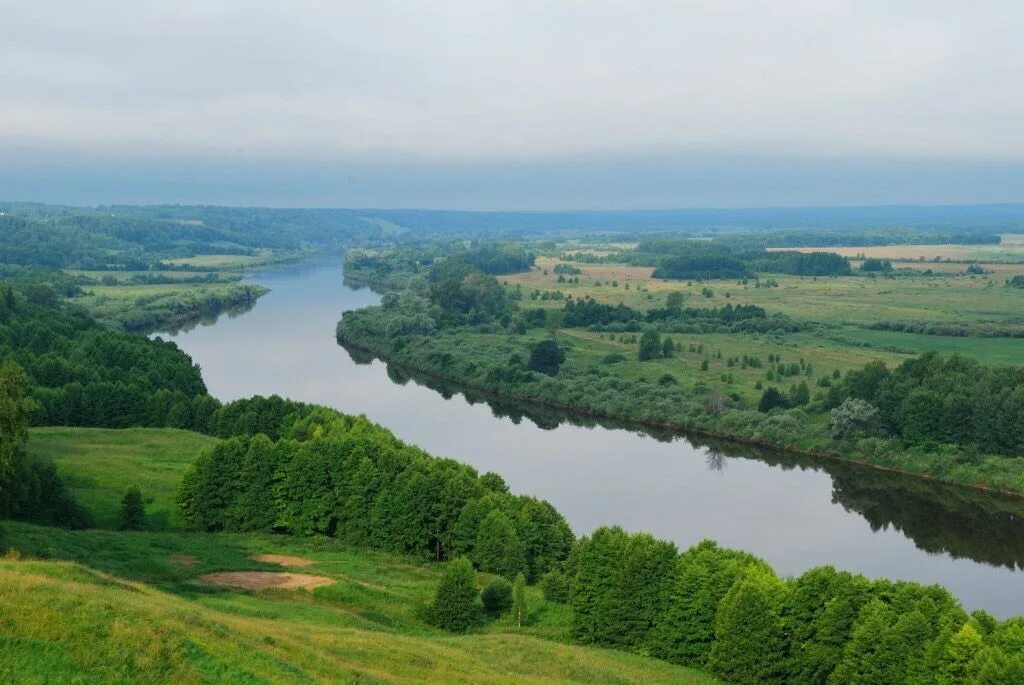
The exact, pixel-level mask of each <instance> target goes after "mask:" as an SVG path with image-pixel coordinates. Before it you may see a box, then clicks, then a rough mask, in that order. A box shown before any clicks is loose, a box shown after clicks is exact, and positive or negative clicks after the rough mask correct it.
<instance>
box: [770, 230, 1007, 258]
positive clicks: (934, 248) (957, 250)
mask: <svg viewBox="0 0 1024 685" xmlns="http://www.w3.org/2000/svg"><path fill="white" fill-rule="evenodd" d="M1001 238H1002V240H1001V241H1000V243H999V244H998V245H875V246H870V247H856V246H852V247H796V248H769V249H770V250H783V249H785V250H797V251H798V252H835V253H837V254H840V255H842V256H844V257H858V256H860V255H864V256H865V257H877V258H879V259H891V260H899V261H915V260H916V261H933V260H936V259H942V260H946V259H949V260H951V261H954V262H955V261H977V262H1019V263H1021V262H1024V234H1021V233H1004V234H1003V235H1002V236H1001Z"/></svg>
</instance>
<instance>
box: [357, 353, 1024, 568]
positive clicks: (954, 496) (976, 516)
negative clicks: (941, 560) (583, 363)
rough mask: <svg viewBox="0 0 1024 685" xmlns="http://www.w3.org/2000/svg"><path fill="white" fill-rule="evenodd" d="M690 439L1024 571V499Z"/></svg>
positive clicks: (457, 391) (544, 418)
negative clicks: (807, 480)
mask: <svg viewBox="0 0 1024 685" xmlns="http://www.w3.org/2000/svg"><path fill="white" fill-rule="evenodd" d="M344 348H345V351H346V352H347V353H348V355H349V358H351V359H352V361H353V362H355V363H356V364H361V365H367V364H370V363H372V362H373V361H375V359H376V357H375V356H374V355H373V354H372V353H369V352H366V351H365V350H360V349H358V348H355V347H352V346H344ZM386 368H387V376H388V378H389V379H391V381H393V382H394V383H397V384H398V385H406V384H407V383H409V382H413V383H415V384H417V385H419V386H422V387H425V388H429V389H431V390H433V391H435V392H437V393H439V394H440V395H441V397H443V398H444V399H446V400H450V399H452V398H454V397H456V396H458V395H461V396H462V397H463V398H464V399H465V401H466V402H467V403H469V404H470V405H475V404H480V403H483V404H486V405H487V406H488V407H489V408H490V411H491V414H492V415H493V416H494V417H496V418H507V419H509V420H511V421H512V423H514V424H516V425H518V424H520V423H521V422H522V421H523V420H524V419H526V420H528V421H530V422H531V423H533V424H534V425H535V426H537V427H538V428H540V429H542V430H554V429H556V428H558V427H559V426H561V425H562V424H571V425H574V426H582V427H587V428H592V427H595V426H599V427H601V428H606V429H612V430H628V431H632V432H635V433H638V434H643V435H648V436H650V437H652V438H654V439H655V440H658V441H660V442H672V441H673V440H676V439H678V438H680V437H681V434H680V433H678V432H676V431H670V430H665V429H659V428H652V427H648V426H639V425H636V424H623V423H621V422H615V421H612V420H608V419H602V418H595V417H589V416H580V415H576V414H572V413H569V412H566V411H564V410H559V409H554V408H550V407H543V406H538V405H533V404H529V403H524V402H521V401H516V400H508V399H505V398H500V397H496V396H494V395H490V394H488V393H484V392H480V391H477V390H472V389H466V388H463V387H461V386H459V385H457V384H455V383H451V382H449V381H446V380H443V379H439V378H436V377H432V376H429V375H424V374H421V373H416V372H415V371H412V370H409V369H407V368H404V367H401V366H399V365H397V364H393V363H387V364H386ZM685 438H686V440H687V441H688V442H689V443H690V444H692V445H693V446H694V447H698V448H703V449H704V450H705V457H704V458H705V463H706V465H707V469H708V470H709V471H712V472H722V471H724V470H725V468H726V465H727V464H728V461H729V459H747V460H756V461H759V462H762V463H765V464H768V465H770V466H773V467H776V468H780V469H783V470H790V469H800V470H811V471H821V472H824V473H827V474H828V475H829V476H830V477H831V478H832V502H833V503H835V504H838V505H840V506H842V507H843V509H845V510H846V511H848V512H851V513H856V514H858V515H860V516H862V517H863V518H864V519H865V520H866V521H867V522H868V524H869V525H870V527H871V530H872V531H875V532H879V531H887V530H895V531H897V532H899V533H901V534H903V535H904V536H906V537H907V538H909V539H910V540H912V541H913V542H914V545H915V546H916V547H917V548H918V549H920V550H923V551H925V552H928V553H930V554H948V555H950V556H951V557H952V558H954V559H970V560H973V561H978V562H983V563H986V564H990V565H993V566H1002V567H1005V568H1007V569H1013V570H1018V569H1021V568H1024V499H1021V498H1016V497H1002V496H998V495H993V494H991V493H985V492H982V491H977V490H972V489H969V488H963V487H954V486H946V485H943V484H941V483H934V482H929V481H925V480H922V479H919V478H913V477H908V476H901V475H899V474H893V473H889V472H886V471H882V470H878V469H872V468H867V467H862V466H858V465H855V464H847V463H843V462H837V461H831V460H819V459H812V458H810V457H806V456H802V455H796V454H791V453H788V452H784V451H779V450H771V449H766V448H763V447H758V446H752V445H746V444H742V443H737V442H733V441H728V440H721V439H716V438H710V437H706V436H701V435H695V434H686V435H685Z"/></svg>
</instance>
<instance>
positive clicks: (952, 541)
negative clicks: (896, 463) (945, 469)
mask: <svg viewBox="0 0 1024 685" xmlns="http://www.w3.org/2000/svg"><path fill="white" fill-rule="evenodd" d="M832 480H833V494H832V499H833V501H834V502H836V503H838V504H841V505H842V506H843V508H844V509H846V510H847V511H856V512H857V513H859V514H860V515H861V516H863V517H864V518H865V519H867V521H868V523H869V524H870V525H871V529H872V530H876V531H877V530H884V529H886V528H888V527H889V526H892V527H893V528H895V529H896V530H898V531H899V532H901V533H903V534H904V535H906V536H907V537H908V538H910V539H911V540H913V541H914V544H916V545H917V546H918V548H920V549H923V550H925V551H927V552H932V553H941V552H946V553H948V554H949V555H950V556H952V557H954V558H967V559H973V560H975V561H983V562H985V563H988V564H993V565H997V566H1006V567H1007V568H1011V569H1018V568H1024V502H1022V501H1021V500H1019V499H1013V498H1004V497H999V496H996V495H992V494H985V493H980V492H976V491H973V490H968V489H966V488H956V487H950V486H945V485H941V484H934V483H928V482H926V481H921V480H918V479H915V478H894V477H892V476H891V475H889V474H883V473H869V474H861V473H856V474H854V473H852V472H847V473H836V474H833V478H832Z"/></svg>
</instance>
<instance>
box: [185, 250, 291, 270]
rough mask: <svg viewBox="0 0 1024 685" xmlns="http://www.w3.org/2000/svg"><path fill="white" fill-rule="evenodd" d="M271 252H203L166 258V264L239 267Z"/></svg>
mask: <svg viewBox="0 0 1024 685" xmlns="http://www.w3.org/2000/svg"><path fill="white" fill-rule="evenodd" d="M271 254H272V252H271V251H270V250H264V251H263V253H262V254H260V255H238V254H204V255H196V256H195V257H182V258H180V259H168V260H167V263H168V264H187V265H189V266H202V267H213V268H217V269H240V268H244V267H246V266H251V265H253V264H255V263H257V262H260V261H263V260H264V259H266V258H267V257H270V256H271Z"/></svg>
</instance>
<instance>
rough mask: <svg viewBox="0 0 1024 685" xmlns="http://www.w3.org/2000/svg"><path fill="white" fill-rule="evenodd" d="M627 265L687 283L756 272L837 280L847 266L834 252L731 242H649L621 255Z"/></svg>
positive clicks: (685, 240)
mask: <svg viewBox="0 0 1024 685" xmlns="http://www.w3.org/2000/svg"><path fill="white" fill-rule="evenodd" d="M621 258H622V259H625V260H626V261H628V262H630V263H632V264H637V265H644V266H653V267H655V269H654V274H653V275H654V277H655V278H676V279H686V280H707V279H718V278H727V279H734V280H735V279H743V278H750V277H752V276H753V275H754V274H755V273H756V272H762V273H780V274H792V275H795V276H839V275H846V274H849V273H850V262H849V260H847V259H846V258H845V257H841V256H839V255H837V254H835V253H833V252H808V253H804V252H785V251H779V252H769V251H768V250H766V249H764V248H753V249H752V248H750V247H749V246H745V245H743V244H741V243H736V242H731V241H717V240H716V241H708V240H692V239H686V238H650V239H646V240H643V241H641V242H640V244H639V245H637V247H636V249H635V250H633V251H631V252H624V253H622V255H621Z"/></svg>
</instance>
